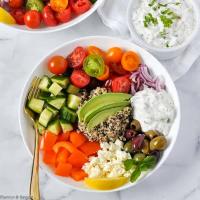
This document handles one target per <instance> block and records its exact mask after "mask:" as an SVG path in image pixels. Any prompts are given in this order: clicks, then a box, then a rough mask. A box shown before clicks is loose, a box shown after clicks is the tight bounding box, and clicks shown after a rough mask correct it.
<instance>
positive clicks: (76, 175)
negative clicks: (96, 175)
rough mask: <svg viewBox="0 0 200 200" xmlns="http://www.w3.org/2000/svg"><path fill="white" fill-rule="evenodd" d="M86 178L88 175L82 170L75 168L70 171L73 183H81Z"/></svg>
mask: <svg viewBox="0 0 200 200" xmlns="http://www.w3.org/2000/svg"><path fill="white" fill-rule="evenodd" d="M87 176H88V175H87V174H86V173H85V172H84V171H83V170H82V169H76V168H74V169H72V170H71V177H72V178H73V179H74V180H75V181H81V180H83V179H84V178H85V177H87Z"/></svg>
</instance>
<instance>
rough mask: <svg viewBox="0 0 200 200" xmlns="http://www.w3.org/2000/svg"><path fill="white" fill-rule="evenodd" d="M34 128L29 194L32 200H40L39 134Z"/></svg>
mask: <svg viewBox="0 0 200 200" xmlns="http://www.w3.org/2000/svg"><path fill="white" fill-rule="evenodd" d="M34 128H35V147H34V155H33V164H32V173H31V182H30V190H29V194H30V197H31V199H32V200H40V189H39V133H38V129H37V126H36V124H35V125H34Z"/></svg>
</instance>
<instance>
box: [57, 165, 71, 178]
mask: <svg viewBox="0 0 200 200" xmlns="http://www.w3.org/2000/svg"><path fill="white" fill-rule="evenodd" d="M71 170H72V165H71V164H69V163H58V165H57V167H56V168H55V174H57V175H59V176H64V177H68V176H69V175H70V173H71Z"/></svg>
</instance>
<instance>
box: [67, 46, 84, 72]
mask: <svg viewBox="0 0 200 200" xmlns="http://www.w3.org/2000/svg"><path fill="white" fill-rule="evenodd" d="M86 56H87V51H86V50H85V49H84V48H83V47H76V48H75V49H74V51H73V52H72V53H71V54H70V55H69V56H67V61H68V63H69V67H72V68H81V67H82V66H83V61H84V59H85V58H86Z"/></svg>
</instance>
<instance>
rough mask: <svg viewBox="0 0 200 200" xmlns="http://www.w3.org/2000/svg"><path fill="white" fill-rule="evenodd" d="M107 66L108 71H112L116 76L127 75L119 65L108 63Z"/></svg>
mask: <svg viewBox="0 0 200 200" xmlns="http://www.w3.org/2000/svg"><path fill="white" fill-rule="evenodd" d="M109 66H110V69H111V70H112V71H114V72H115V73H116V74H119V75H126V74H128V73H129V72H128V71H126V70H125V69H123V67H122V66H121V65H120V64H116V63H110V65H109Z"/></svg>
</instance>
